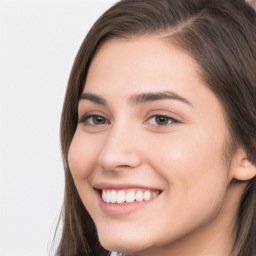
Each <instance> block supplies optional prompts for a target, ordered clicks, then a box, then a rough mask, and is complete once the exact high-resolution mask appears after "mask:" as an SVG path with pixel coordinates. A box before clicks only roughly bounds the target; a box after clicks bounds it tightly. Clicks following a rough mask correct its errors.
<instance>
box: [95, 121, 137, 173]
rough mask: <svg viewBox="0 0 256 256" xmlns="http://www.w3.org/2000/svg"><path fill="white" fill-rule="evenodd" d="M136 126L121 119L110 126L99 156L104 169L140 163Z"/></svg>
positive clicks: (133, 165) (132, 165)
mask: <svg viewBox="0 0 256 256" xmlns="http://www.w3.org/2000/svg"><path fill="white" fill-rule="evenodd" d="M137 136H138V133H137V132H136V130H135V126H133V125H131V124H129V122H127V121H119V122H116V123H115V124H113V126H112V128H110V130H109V132H108V135H107V136H106V141H105V143H104V145H103V147H102V150H101V152H100V156H99V163H100V165H101V166H102V167H103V168H104V169H108V170H115V169H117V168H118V167H136V166H138V165H139V163H140V155H139V154H138V147H137V146H138V145H136V138H137Z"/></svg>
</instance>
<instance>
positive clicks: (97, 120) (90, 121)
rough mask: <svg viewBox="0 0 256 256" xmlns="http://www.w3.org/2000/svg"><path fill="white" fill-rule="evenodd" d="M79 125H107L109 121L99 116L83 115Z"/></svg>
mask: <svg viewBox="0 0 256 256" xmlns="http://www.w3.org/2000/svg"><path fill="white" fill-rule="evenodd" d="M79 122H80V123H84V124H86V125H104V124H109V121H108V120H107V119H106V118H105V117H103V116H100V115H85V116H83V117H82V118H81V119H80V120H79Z"/></svg>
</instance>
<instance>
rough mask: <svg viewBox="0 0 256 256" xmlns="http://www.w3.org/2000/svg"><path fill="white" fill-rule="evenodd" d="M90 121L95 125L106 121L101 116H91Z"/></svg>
mask: <svg viewBox="0 0 256 256" xmlns="http://www.w3.org/2000/svg"><path fill="white" fill-rule="evenodd" d="M92 122H93V124H95V125H102V124H105V123H106V119H105V118H104V117H102V116H92Z"/></svg>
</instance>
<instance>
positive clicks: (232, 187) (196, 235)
mask: <svg viewBox="0 0 256 256" xmlns="http://www.w3.org/2000/svg"><path fill="white" fill-rule="evenodd" d="M166 91H171V92H175V93H176V94H178V95H180V96H181V97H183V98H185V99H186V100H187V101H189V104H188V103H185V102H184V101H181V100H177V99H161V100H156V101H149V102H144V103H137V104H135V103H134V102H131V100H130V98H131V97H132V96H134V95H137V94H141V93H152V92H166ZM83 93H91V94H94V95H97V96H100V97H101V98H103V99H104V101H106V102H105V103H106V104H105V105H104V104H99V103H96V102H93V101H92V100H90V99H81V100H80V102H79V105H78V113H79V120H83V121H84V116H85V115H89V114H90V115H91V114H93V115H97V116H101V117H103V118H104V119H102V120H103V122H99V123H97V122H96V123H95V122H93V121H94V120H95V119H92V118H89V119H87V121H85V122H79V123H78V125H77V130H76V132H75V135H74V138H73V140H72V143H71V146H70V150H69V155H68V160H69V165H70V170H71V173H72V176H73V178H74V182H75V185H76V187H77V190H78V193H79V195H80V197H81V199H82V201H83V203H84V205H85V207H86V208H87V210H88V212H89V213H90V215H91V216H92V218H93V220H94V222H95V224H96V227H97V230H98V235H99V239H100V242H101V244H102V245H103V247H105V248H106V249H108V250H111V251H119V252H132V253H133V254H134V255H140V256H142V255H147V256H156V255H162V256H165V255H172V256H180V255H182V256H194V255H197V256H203V255H204V256H206V255H207V256H217V255H218V256H227V255H229V253H230V252H231V249H232V245H233V242H234V236H235V232H234V231H235V230H234V226H235V218H236V215H237V209H238V204H239V199H240V197H241V195H242V192H243V189H244V186H243V185H241V184H235V183H234V184H233V183H232V184H230V182H231V180H232V178H233V177H236V178H239V173H240V172H241V169H242V168H244V166H243V163H244V161H245V160H244V159H245V157H246V156H245V153H244V150H243V149H238V150H237V152H236V153H235V154H234V156H233V158H232V159H231V162H230V165H228V164H227V162H226V159H225V157H224V153H225V150H226V148H227V143H228V142H227V141H228V140H229V133H228V128H227V124H226V122H225V117H224V114H223V113H224V111H223V109H222V106H221V104H220V102H219V100H218V99H217V97H216V96H215V95H214V94H213V93H212V92H211V91H210V90H209V89H208V88H207V87H206V85H205V84H204V83H203V81H202V80H201V78H200V75H199V72H198V67H197V64H196V63H195V61H194V60H193V59H192V58H191V57H190V56H188V55H187V54H185V53H183V52H182V51H180V50H179V49H178V48H176V47H174V46H172V45H170V44H167V43H166V42H165V41H164V40H163V39H161V38H159V37H153V36H147V37H140V38H134V39H129V40H121V39H112V40H110V41H108V42H106V43H104V44H103V45H102V46H101V47H100V49H99V50H98V51H97V53H96V55H95V57H94V58H93V61H92V63H91V65H90V68H89V72H88V76H87V80H86V83H85V87H84V91H83ZM101 103H102V102H101ZM155 115H161V116H167V117H168V118H167V119H166V120H167V124H166V125H162V123H160V125H159V122H157V121H158V119H156V117H155ZM173 119H175V120H176V121H173ZM242 159H243V160H242ZM241 163H242V164H241ZM246 168H247V166H246ZM248 173H250V174H251V172H250V171H248ZM248 177H249V176H246V177H243V178H244V179H248ZM102 182H107V183H110V184H127V183H129V184H136V185H140V186H145V187H148V188H158V189H160V190H161V191H162V193H161V194H160V195H159V196H158V197H157V198H156V199H155V200H153V201H152V202H150V203H148V204H146V205H145V206H143V207H141V208H139V209H138V210H136V211H134V212H132V213H131V214H128V215H125V216H110V215H108V214H105V213H104V212H102V210H101V209H100V207H99V205H98V198H97V193H96V192H95V189H94V186H95V185H96V184H99V183H102ZM136 185H134V186H135V187H136Z"/></svg>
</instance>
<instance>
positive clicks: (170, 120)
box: [79, 114, 180, 128]
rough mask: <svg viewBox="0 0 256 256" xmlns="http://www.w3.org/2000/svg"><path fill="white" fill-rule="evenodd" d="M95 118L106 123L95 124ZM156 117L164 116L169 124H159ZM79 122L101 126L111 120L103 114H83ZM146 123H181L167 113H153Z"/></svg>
mask: <svg viewBox="0 0 256 256" xmlns="http://www.w3.org/2000/svg"><path fill="white" fill-rule="evenodd" d="M93 118H101V119H102V121H103V122H104V123H102V124H95V123H94V121H93ZM156 118H163V119H165V120H164V121H167V124H158V123H157V122H156ZM151 119H155V121H154V123H153V124H152V123H151V124H150V120H151ZM79 123H84V124H85V125H91V126H101V125H105V124H110V121H109V120H108V119H107V118H105V117H103V116H101V115H96V114H90V115H84V116H82V118H81V119H80V120H79ZM145 123H146V124H147V123H149V125H152V126H157V127H160V128H162V127H167V126H169V125H171V124H173V123H180V121H178V120H177V119H174V118H172V117H170V116H166V115H152V116H150V117H149V118H148V119H147V121H146V122H145Z"/></svg>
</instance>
